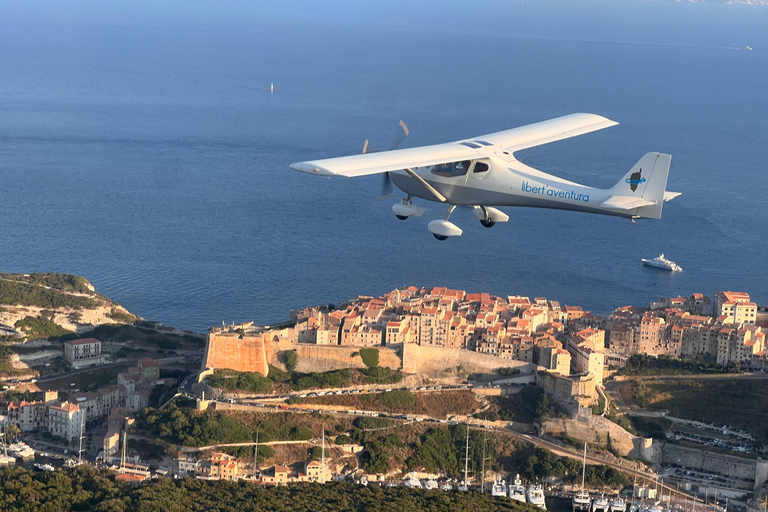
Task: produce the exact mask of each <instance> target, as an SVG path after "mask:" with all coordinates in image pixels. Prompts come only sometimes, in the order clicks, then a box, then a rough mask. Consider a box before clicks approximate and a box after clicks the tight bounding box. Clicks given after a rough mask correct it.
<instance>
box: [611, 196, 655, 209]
mask: <svg viewBox="0 0 768 512" xmlns="http://www.w3.org/2000/svg"><path fill="white" fill-rule="evenodd" d="M654 204H656V201H648V200H646V199H643V198H641V197H632V196H611V197H609V198H608V199H606V200H605V201H603V203H602V204H601V205H600V206H602V207H603V208H608V209H610V210H631V209H633V208H640V207H641V206H651V205H654Z"/></svg>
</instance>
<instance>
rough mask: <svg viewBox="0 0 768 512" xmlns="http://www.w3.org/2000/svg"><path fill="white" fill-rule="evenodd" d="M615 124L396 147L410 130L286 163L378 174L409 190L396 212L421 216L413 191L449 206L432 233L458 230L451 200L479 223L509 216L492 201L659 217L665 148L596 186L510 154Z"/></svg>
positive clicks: (602, 121) (561, 121)
mask: <svg viewBox="0 0 768 512" xmlns="http://www.w3.org/2000/svg"><path fill="white" fill-rule="evenodd" d="M617 124H619V123H617V122H615V121H611V120H610V119H606V118H605V117H602V116H598V115H595V114H571V115H568V116H563V117H558V118H556V119H550V120H549V121H542V122H540V123H535V124H530V125H527V126H521V127H519V128H513V129H511V130H506V131H502V132H497V133H492V134H489V135H483V136H481V137H475V138H472V139H465V140H460V141H457V142H448V143H445V144H437V145H434V146H423V147H418V148H411V149H399V150H397V149H395V148H396V147H397V145H398V144H399V142H400V140H402V138H403V137H404V136H405V135H408V128H407V127H406V126H405V123H403V122H402V121H400V126H401V128H402V129H403V132H404V134H405V135H402V134H401V136H400V137H399V140H398V139H396V141H395V144H393V146H392V150H390V151H385V152H381V153H369V152H366V150H367V148H368V141H367V140H366V141H365V146H364V147H363V154H360V155H353V156H345V157H340V158H328V159H325V160H313V161H310V162H298V163H295V164H291V166H290V167H291V169H294V170H297V171H301V172H304V173H307V174H316V175H319V176H346V177H349V178H354V177H357V176H368V175H371V174H383V175H384V180H385V184H386V183H388V181H389V180H390V179H391V181H392V182H394V184H395V185H396V186H397V187H398V188H399V189H400V190H402V191H403V192H405V193H406V194H407V196H406V197H405V199H403V201H402V202H401V203H397V204H395V205H394V206H393V207H392V211H393V212H394V213H395V215H396V216H397V218H398V219H401V220H405V219H407V218H408V217H420V216H421V215H422V214H423V213H424V211H425V209H424V208H420V207H418V206H415V205H414V204H413V198H414V197H418V198H421V199H426V200H429V201H436V202H440V203H445V204H448V205H449V208H448V212H447V214H446V215H445V218H444V219H438V220H433V221H432V222H430V223H429V226H428V227H429V230H430V231H431V232H432V234H434V235H435V238H437V239H438V240H447V239H448V238H449V237H452V236H460V235H461V233H462V230H461V229H460V228H459V227H458V226H456V225H455V224H453V223H452V222H450V221H449V219H450V216H451V213H453V211H454V209H455V208H456V206H457V205H465V206H472V207H474V208H475V215H476V216H477V218H478V219H480V222H481V223H482V225H483V226H485V227H488V228H490V227H492V226H493V225H494V224H496V223H497V222H507V221H508V220H509V216H508V215H507V214H505V213H504V212H502V211H501V210H499V209H498V208H495V207H497V206H529V207H534V208H554V209H559V210H574V211H580V212H587V213H598V214H602V215H613V216H617V217H625V218H628V219H631V220H632V222H635V219H660V218H661V210H662V206H663V204H664V202H665V201H669V200H671V199H674V198H675V197H677V196H679V195H680V192H667V191H666V187H667V176H668V174H669V164H670V161H671V159H672V157H671V156H670V155H666V154H664V153H646V154H645V156H643V157H642V158H641V159H640V161H639V162H637V163H636V164H635V165H634V167H632V169H630V170H629V172H628V173H627V174H625V175H624V177H623V178H621V180H619V182H618V183H617V184H616V185H614V186H613V187H611V188H609V189H599V188H592V187H587V186H585V185H580V184H578V183H574V182H572V181H567V180H564V179H562V178H558V177H557V176H553V175H551V174H547V173H544V172H542V171H539V170H537V169H534V168H532V167H529V166H527V165H525V164H523V163H522V162H520V161H518V160H516V159H515V157H514V153H515V152H516V151H520V150H522V149H527V148H531V147H534V146H540V145H542V144H548V143H550V142H555V141H558V140H562V139H567V138H570V137H575V136H577V135H583V134H585V133H590V132H594V131H596V130H601V129H603V128H608V127H610V126H615V125H617Z"/></svg>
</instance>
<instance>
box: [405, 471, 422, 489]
mask: <svg viewBox="0 0 768 512" xmlns="http://www.w3.org/2000/svg"><path fill="white" fill-rule="evenodd" d="M403 485H404V486H405V487H410V488H411V489H421V481H420V480H419V479H418V478H416V474H415V473H410V474H409V475H408V478H406V479H405V480H404V481H403Z"/></svg>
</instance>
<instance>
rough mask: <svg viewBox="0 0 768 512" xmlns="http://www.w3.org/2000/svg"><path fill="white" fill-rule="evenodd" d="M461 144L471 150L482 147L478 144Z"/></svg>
mask: <svg viewBox="0 0 768 512" xmlns="http://www.w3.org/2000/svg"><path fill="white" fill-rule="evenodd" d="M461 144H464V145H465V146H467V147H469V148H472V149H480V148H481V147H482V146H480V144H475V143H474V142H462V143H461Z"/></svg>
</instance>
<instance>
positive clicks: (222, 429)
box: [137, 398, 315, 455]
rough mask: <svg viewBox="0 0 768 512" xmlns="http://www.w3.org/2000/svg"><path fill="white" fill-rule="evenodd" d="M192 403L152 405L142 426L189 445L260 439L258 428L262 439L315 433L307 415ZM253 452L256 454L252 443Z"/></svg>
mask: <svg viewBox="0 0 768 512" xmlns="http://www.w3.org/2000/svg"><path fill="white" fill-rule="evenodd" d="M191 406H192V401H191V400H188V399H185V398H176V399H174V400H173V402H171V403H170V404H169V405H168V406H167V407H166V408H165V409H163V410H162V411H156V410H155V409H153V408H151V407H149V408H147V409H144V410H143V411H142V412H141V413H139V415H138V417H137V423H138V427H139V428H140V429H142V430H146V431H148V432H151V433H152V434H154V435H155V436H156V437H158V438H160V439H162V440H163V441H164V442H167V443H174V444H183V445H186V446H209V445H212V444H229V443H246V442H252V441H255V440H256V432H258V433H259V442H260V443H262V442H268V441H305V440H309V439H312V438H313V437H315V435H314V434H313V432H312V431H311V430H310V429H309V428H307V426H306V421H307V419H308V418H307V417H306V416H305V415H298V414H291V413H272V414H266V415H264V417H263V418H262V419H256V418H254V417H253V416H252V415H238V416H230V415H228V414H224V413H222V412H217V411H213V410H208V411H205V412H202V413H201V412H197V411H195V410H194V409H192V408H191ZM310 419H311V418H310ZM302 422H304V424H302ZM250 453H251V455H253V448H252V447H251V448H250Z"/></svg>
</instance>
